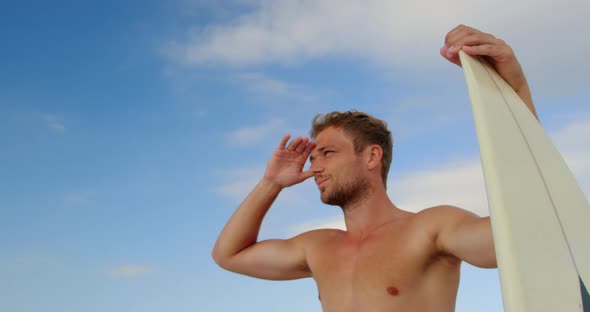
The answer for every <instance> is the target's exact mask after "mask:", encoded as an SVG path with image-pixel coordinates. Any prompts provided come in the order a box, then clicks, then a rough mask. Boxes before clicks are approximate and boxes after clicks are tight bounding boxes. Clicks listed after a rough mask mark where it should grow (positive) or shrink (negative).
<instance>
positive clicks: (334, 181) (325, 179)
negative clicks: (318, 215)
mask: <svg viewBox="0 0 590 312" xmlns="http://www.w3.org/2000/svg"><path fill="white" fill-rule="evenodd" d="M315 143H316V147H315V148H314V149H313V151H312V152H311V156H310V161H311V169H313V170H314V171H315V172H317V173H316V175H315V181H316V184H317V185H318V188H319V190H320V196H321V199H322V202H324V203H325V204H329V205H337V206H340V207H344V206H345V205H347V204H350V203H352V202H354V201H356V200H358V199H360V197H361V196H362V195H363V194H365V191H366V190H367V189H368V187H369V185H368V178H367V172H366V170H367V169H366V166H363V160H362V156H361V155H360V154H359V153H356V152H355V150H354V145H353V142H352V139H351V138H350V137H349V136H347V135H346V133H345V132H344V131H343V130H342V129H340V128H335V127H330V128H327V129H325V130H324V131H322V132H320V134H318V136H317V137H316V140H315Z"/></svg>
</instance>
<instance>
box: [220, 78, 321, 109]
mask: <svg viewBox="0 0 590 312" xmlns="http://www.w3.org/2000/svg"><path fill="white" fill-rule="evenodd" d="M230 80H231V81H232V82H234V83H236V84H237V85H238V86H239V87H241V88H242V89H244V90H245V91H246V92H248V93H250V94H252V95H254V96H256V97H258V98H259V99H260V101H261V102H263V103H272V104H273V105H276V103H283V104H285V103H289V104H291V103H300V104H306V103H317V102H319V101H320V99H321V98H322V97H324V96H326V95H327V94H328V92H327V91H323V90H315V89H313V88H310V87H308V86H304V85H300V84H296V83H292V82H288V81H285V80H281V79H277V78H273V77H270V76H269V75H268V74H265V73H263V72H254V71H250V72H241V73H236V74H233V75H232V76H231V78H230Z"/></svg>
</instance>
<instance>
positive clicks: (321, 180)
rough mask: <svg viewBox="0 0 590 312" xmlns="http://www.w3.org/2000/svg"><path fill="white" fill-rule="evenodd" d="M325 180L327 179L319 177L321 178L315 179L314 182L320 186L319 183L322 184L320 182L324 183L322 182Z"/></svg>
mask: <svg viewBox="0 0 590 312" xmlns="http://www.w3.org/2000/svg"><path fill="white" fill-rule="evenodd" d="M326 181H328V178H321V179H317V180H316V182H315V183H316V184H317V185H318V186H321V185H322V184H324V182H326Z"/></svg>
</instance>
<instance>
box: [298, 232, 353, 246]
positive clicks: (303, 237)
mask: <svg viewBox="0 0 590 312" xmlns="http://www.w3.org/2000/svg"><path fill="white" fill-rule="evenodd" d="M345 233H346V231H342V230H338V229H314V230H309V231H305V232H303V233H301V234H298V235H296V236H294V237H293V238H292V240H297V241H299V242H302V243H304V244H309V243H315V242H320V241H326V240H332V239H338V238H340V237H342V236H343V235H345Z"/></svg>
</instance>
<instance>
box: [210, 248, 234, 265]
mask: <svg viewBox="0 0 590 312" xmlns="http://www.w3.org/2000/svg"><path fill="white" fill-rule="evenodd" d="M211 258H213V261H215V263H216V264H217V265H218V266H220V267H222V268H224V269H226V270H227V267H228V262H229V259H230V258H231V256H228V255H227V254H226V253H223V252H222V251H221V250H219V248H218V247H217V245H215V247H213V250H212V251H211Z"/></svg>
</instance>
